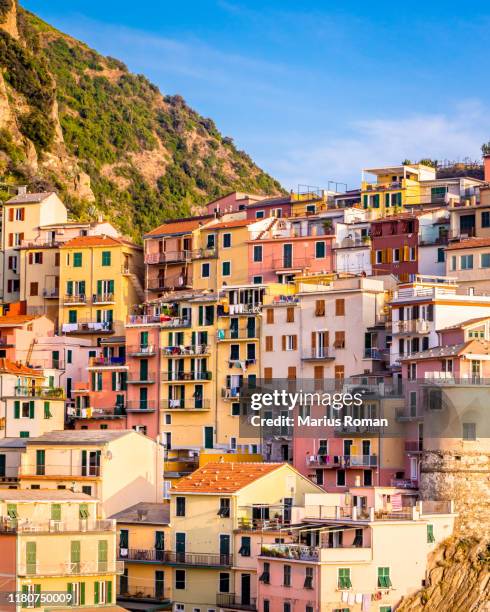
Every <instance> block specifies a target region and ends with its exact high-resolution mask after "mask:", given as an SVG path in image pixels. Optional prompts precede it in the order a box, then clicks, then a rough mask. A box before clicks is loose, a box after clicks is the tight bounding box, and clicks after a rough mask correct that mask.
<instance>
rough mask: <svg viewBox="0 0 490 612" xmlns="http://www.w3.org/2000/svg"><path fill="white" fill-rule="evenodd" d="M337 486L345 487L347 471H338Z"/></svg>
mask: <svg viewBox="0 0 490 612" xmlns="http://www.w3.org/2000/svg"><path fill="white" fill-rule="evenodd" d="M337 486H338V487H345V470H337Z"/></svg>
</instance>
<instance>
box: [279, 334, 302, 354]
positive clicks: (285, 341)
mask: <svg viewBox="0 0 490 612" xmlns="http://www.w3.org/2000/svg"><path fill="white" fill-rule="evenodd" d="M297 348H298V337H297V336H296V335H294V336H283V337H282V350H283V351H295V350H296V349H297Z"/></svg>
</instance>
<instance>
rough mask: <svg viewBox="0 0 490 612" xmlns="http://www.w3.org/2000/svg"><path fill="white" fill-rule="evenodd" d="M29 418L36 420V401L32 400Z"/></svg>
mask: <svg viewBox="0 0 490 612" xmlns="http://www.w3.org/2000/svg"><path fill="white" fill-rule="evenodd" d="M29 418H30V419H33V418H34V400H31V401H30V402H29Z"/></svg>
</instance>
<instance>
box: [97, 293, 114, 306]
mask: <svg viewBox="0 0 490 612" xmlns="http://www.w3.org/2000/svg"><path fill="white" fill-rule="evenodd" d="M115 299H116V298H115V295H114V293H97V294H94V295H93V297H92V301H93V303H94V304H107V303H112V302H114V301H115Z"/></svg>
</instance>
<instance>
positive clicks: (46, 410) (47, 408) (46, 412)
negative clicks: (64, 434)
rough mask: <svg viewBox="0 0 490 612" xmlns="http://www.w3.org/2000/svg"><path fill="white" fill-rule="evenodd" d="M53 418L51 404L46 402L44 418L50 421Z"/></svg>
mask: <svg viewBox="0 0 490 612" xmlns="http://www.w3.org/2000/svg"><path fill="white" fill-rule="evenodd" d="M52 416H53V415H52V414H51V410H50V409H49V402H44V418H45V419H50V418H52Z"/></svg>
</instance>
